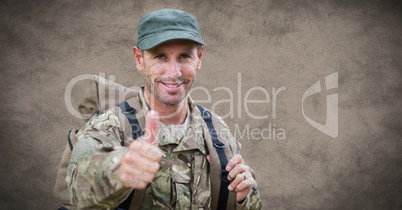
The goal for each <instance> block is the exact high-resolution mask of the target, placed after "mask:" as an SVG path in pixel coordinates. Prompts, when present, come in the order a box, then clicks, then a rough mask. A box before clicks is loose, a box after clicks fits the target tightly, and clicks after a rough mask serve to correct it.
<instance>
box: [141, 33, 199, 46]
mask: <svg viewBox="0 0 402 210" xmlns="http://www.w3.org/2000/svg"><path fill="white" fill-rule="evenodd" d="M175 39H185V40H190V41H194V42H196V43H199V44H201V45H206V44H205V43H204V42H203V41H202V40H201V38H200V36H199V35H196V34H192V33H189V32H183V31H181V30H174V31H165V32H163V33H160V34H152V35H149V36H147V37H145V38H143V39H142V40H140V41H139V42H138V43H137V46H138V47H139V48H140V49H141V50H149V49H152V48H154V47H156V46H158V45H160V44H162V43H165V42H167V41H170V40H175Z"/></svg>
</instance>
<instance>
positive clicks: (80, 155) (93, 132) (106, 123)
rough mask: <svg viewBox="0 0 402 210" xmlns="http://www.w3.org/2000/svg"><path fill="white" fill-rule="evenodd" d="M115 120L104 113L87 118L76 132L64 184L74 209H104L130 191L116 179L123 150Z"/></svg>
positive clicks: (114, 116)
mask: <svg viewBox="0 0 402 210" xmlns="http://www.w3.org/2000/svg"><path fill="white" fill-rule="evenodd" d="M122 136H123V135H122V131H121V129H120V122H119V119H118V118H117V116H116V115H115V114H113V113H112V112H110V111H108V112H105V113H104V114H101V115H99V116H96V117H93V118H91V120H90V121H88V122H87V124H85V126H84V127H83V128H82V129H81V130H80V131H79V132H78V133H77V138H78V142H77V143H76V144H75V146H74V149H73V151H72V155H71V159H70V162H69V165H68V168H67V177H66V181H67V184H68V188H69V194H70V202H71V203H72V204H73V205H74V206H77V207H78V208H97V209H107V208H113V207H116V206H118V205H119V203H121V202H122V201H123V200H124V199H125V198H126V197H127V196H128V195H129V194H130V192H131V191H132V189H131V188H127V187H125V186H124V185H123V183H122V182H121V181H120V178H119V166H120V162H121V159H122V157H123V155H124V153H125V151H126V148H124V147H122V146H121V142H123V141H122V139H121V138H122Z"/></svg>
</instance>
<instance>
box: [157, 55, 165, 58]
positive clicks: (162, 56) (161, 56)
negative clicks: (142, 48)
mask: <svg viewBox="0 0 402 210" xmlns="http://www.w3.org/2000/svg"><path fill="white" fill-rule="evenodd" d="M155 58H156V59H166V56H165V55H157V56H155Z"/></svg>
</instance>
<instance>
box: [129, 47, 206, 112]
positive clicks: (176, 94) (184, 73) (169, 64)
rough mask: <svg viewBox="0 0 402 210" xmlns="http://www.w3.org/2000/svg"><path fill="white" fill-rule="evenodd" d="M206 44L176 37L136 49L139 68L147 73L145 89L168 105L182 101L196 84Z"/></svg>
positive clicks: (135, 53)
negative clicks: (155, 44)
mask: <svg viewBox="0 0 402 210" xmlns="http://www.w3.org/2000/svg"><path fill="white" fill-rule="evenodd" d="M203 50H204V46H202V47H201V48H200V49H197V45H196V43H194V42H192V41H187V40H173V41H169V42H166V43H163V44H161V45H158V46H157V47H155V48H152V49H150V50H145V51H142V52H141V51H140V49H138V48H136V47H135V48H134V55H135V58H136V62H137V69H138V70H139V71H143V72H144V73H145V76H146V78H145V88H146V91H149V93H151V94H152V95H154V96H155V98H156V99H158V100H159V101H160V102H162V103H163V104H166V105H176V104H179V103H180V102H181V101H183V99H184V98H185V97H186V95H187V93H188V91H189V90H190V88H191V86H192V84H193V83H194V79H195V75H196V72H197V71H198V70H199V69H200V68H201V57H202V53H203Z"/></svg>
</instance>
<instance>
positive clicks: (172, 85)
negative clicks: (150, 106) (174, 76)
mask: <svg viewBox="0 0 402 210" xmlns="http://www.w3.org/2000/svg"><path fill="white" fill-rule="evenodd" d="M161 83H162V84H163V85H165V86H166V87H170V88H177V87H180V86H181V85H182V84H183V83H171V82H161Z"/></svg>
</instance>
